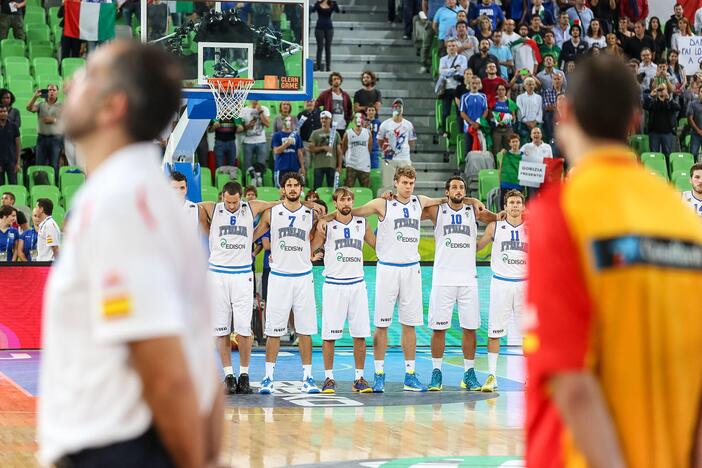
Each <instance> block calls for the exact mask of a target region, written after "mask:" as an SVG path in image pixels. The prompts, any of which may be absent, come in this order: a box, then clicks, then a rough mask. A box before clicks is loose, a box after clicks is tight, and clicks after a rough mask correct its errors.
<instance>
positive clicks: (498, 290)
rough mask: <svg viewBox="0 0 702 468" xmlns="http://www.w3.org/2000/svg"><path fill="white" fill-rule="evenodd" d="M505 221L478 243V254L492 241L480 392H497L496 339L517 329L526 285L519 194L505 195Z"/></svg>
mask: <svg viewBox="0 0 702 468" xmlns="http://www.w3.org/2000/svg"><path fill="white" fill-rule="evenodd" d="M505 210H506V211H507V219H506V220H505V221H497V222H494V223H490V224H488V226H487V228H486V229H485V233H484V234H483V237H481V238H480V240H479V241H478V250H480V249H482V248H483V247H485V246H486V245H487V244H489V243H490V242H491V241H492V252H491V255H490V267H491V268H492V280H491V281H490V309H489V314H488V371H489V375H488V377H487V379H485V383H484V384H483V387H482V391H483V392H494V391H495V390H497V379H496V377H495V376H496V374H497V357H498V356H499V353H500V338H502V337H503V336H506V335H507V327H508V325H509V324H510V318H512V324H513V325H516V326H517V327H516V328H517V329H519V328H520V325H521V318H522V310H523V308H524V290H525V285H526V272H527V266H526V258H527V249H528V241H527V234H526V230H525V229H524V219H523V214H524V194H522V192H520V191H519V190H509V191H508V192H507V193H505Z"/></svg>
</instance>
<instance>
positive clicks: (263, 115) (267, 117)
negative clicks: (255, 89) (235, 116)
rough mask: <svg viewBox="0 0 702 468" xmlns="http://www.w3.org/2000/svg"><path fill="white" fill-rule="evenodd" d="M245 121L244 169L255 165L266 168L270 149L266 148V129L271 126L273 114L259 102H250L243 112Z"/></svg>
mask: <svg viewBox="0 0 702 468" xmlns="http://www.w3.org/2000/svg"><path fill="white" fill-rule="evenodd" d="M241 119H242V120H243V121H244V131H245V134H244V141H243V145H244V167H246V168H247V169H248V168H249V167H251V166H253V165H254V163H258V164H261V165H262V166H264V167H266V163H267V162H268V148H267V147H266V133H265V128H267V127H270V125H271V112H270V110H268V107H266V106H262V105H261V103H259V102H258V101H257V100H251V101H249V105H248V106H246V107H244V108H243V109H242V110H241Z"/></svg>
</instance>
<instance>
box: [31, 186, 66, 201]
mask: <svg viewBox="0 0 702 468" xmlns="http://www.w3.org/2000/svg"><path fill="white" fill-rule="evenodd" d="M30 194H31V203H32V206H34V205H36V204H37V200H39V199H40V198H48V199H49V200H51V201H52V202H53V204H54V206H57V205H59V203H60V201H61V192H60V191H59V189H58V187H56V186H54V185H35V186H34V187H32V189H31V190H30Z"/></svg>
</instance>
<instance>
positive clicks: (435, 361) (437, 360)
mask: <svg viewBox="0 0 702 468" xmlns="http://www.w3.org/2000/svg"><path fill="white" fill-rule="evenodd" d="M443 362H444V358H434V357H433V358H431V365H432V367H433V368H434V369H439V370H441V364H442V363H443Z"/></svg>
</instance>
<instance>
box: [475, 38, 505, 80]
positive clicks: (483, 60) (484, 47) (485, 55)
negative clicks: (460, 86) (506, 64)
mask: <svg viewBox="0 0 702 468" xmlns="http://www.w3.org/2000/svg"><path fill="white" fill-rule="evenodd" d="M479 51H480V53H479V54H475V55H473V56H472V57H471V58H470V60H468V68H470V69H471V70H472V71H473V74H474V75H476V76H478V77H480V78H484V77H486V76H487V65H488V63H494V64H495V66H498V67H499V66H500V61H499V60H498V58H497V57H495V56H494V55H492V54H490V41H489V40H487V39H482V40H481V41H480V45H479Z"/></svg>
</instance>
